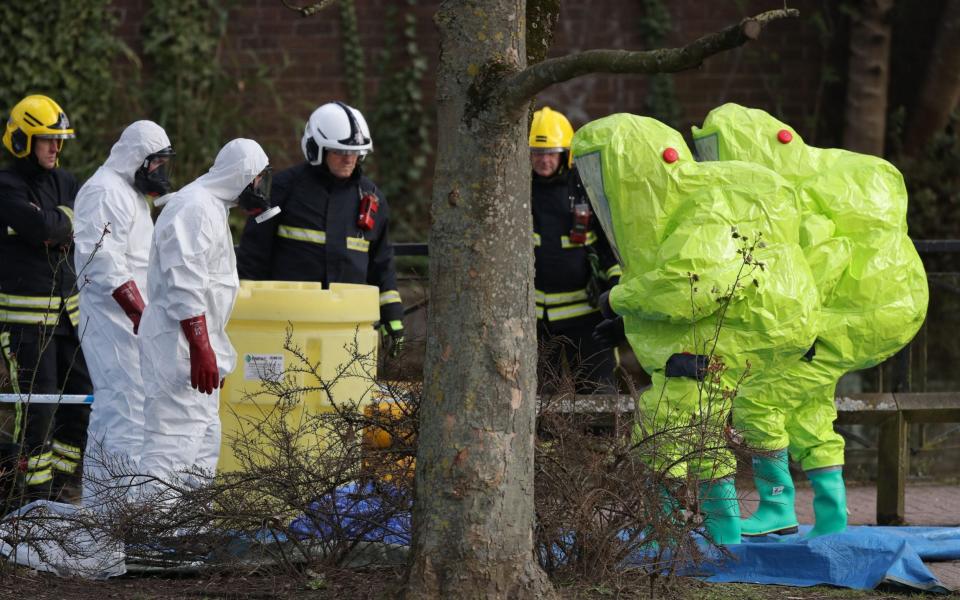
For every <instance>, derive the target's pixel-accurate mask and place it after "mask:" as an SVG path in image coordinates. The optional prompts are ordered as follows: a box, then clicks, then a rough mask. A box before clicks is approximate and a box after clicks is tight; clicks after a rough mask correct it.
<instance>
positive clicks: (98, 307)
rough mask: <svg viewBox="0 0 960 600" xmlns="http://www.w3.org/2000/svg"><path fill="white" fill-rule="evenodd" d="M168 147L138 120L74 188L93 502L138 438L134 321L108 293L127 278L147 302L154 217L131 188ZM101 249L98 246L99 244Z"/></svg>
mask: <svg viewBox="0 0 960 600" xmlns="http://www.w3.org/2000/svg"><path fill="white" fill-rule="evenodd" d="M169 146H170V139H169V138H168V137H167V134H166V132H164V130H163V128H162V127H160V126H159V125H157V124H156V123H154V122H152V121H136V122H135V123H132V124H131V125H129V126H128V127H127V128H126V129H124V131H123V133H122V134H121V135H120V139H119V140H118V141H117V143H116V144H114V145H113V148H112V149H111V150H110V156H109V158H107V161H106V162H105V163H104V164H103V166H101V167H100V168H99V169H97V172H96V173H94V174H93V176H92V177H91V178H90V179H89V180H87V182H86V183H85V184H84V185H83V187H82V188H80V191H79V193H78V194H77V199H76V203H75V205H74V220H73V228H74V247H75V255H74V265H75V268H76V272H77V286H78V287H79V289H80V326H79V327H78V330H79V334H80V340H81V344H82V346H83V355H84V358H85V359H86V361H87V366H88V367H89V369H90V378H91V379H92V380H93V387H94V397H95V398H96V401H95V402H94V404H93V407H92V413H91V415H90V424H89V426H88V437H87V448H86V451H85V452H84V455H83V472H84V482H83V502H84V504H85V505H88V506H89V505H98V504H101V503H102V499H98V498H97V496H98V494H99V493H100V492H102V491H104V490H103V489H102V484H104V483H106V482H107V480H108V479H109V475H110V473H109V472H108V471H109V470H110V469H113V470H114V474H115V475H116V474H119V473H121V472H129V469H130V468H131V467H135V466H136V464H137V460H138V458H139V452H140V445H141V443H142V440H143V402H144V395H143V379H142V378H141V375H140V347H139V344H138V343H137V337H136V335H134V333H133V323H132V322H131V321H130V319H129V318H128V317H127V315H126V313H125V312H124V310H123V309H122V308H121V307H120V305H119V304H118V303H117V301H116V300H114V298H113V296H112V293H113V291H114V290H115V289H117V288H118V287H120V286H121V285H123V284H124V283H126V282H128V281H130V280H133V281H134V282H136V284H137V287H138V288H139V289H140V293H141V295H142V297H143V299H144V302H147V301H148V299H149V295H148V294H147V291H146V290H147V287H146V283H147V259H148V258H149V255H150V237H151V235H152V233H153V220H152V219H151V217H150V205H149V203H148V202H147V200H146V197H145V196H144V194H142V193H141V192H140V191H139V190H137V189H136V188H135V187H134V174H135V173H136V172H137V169H139V168H140V166H141V165H142V164H143V161H144V160H145V159H146V158H147V156H149V155H150V154H153V153H155V152H159V151H161V150H163V149H165V148H167V147H169ZM98 245H99V247H98Z"/></svg>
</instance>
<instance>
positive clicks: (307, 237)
mask: <svg viewBox="0 0 960 600" xmlns="http://www.w3.org/2000/svg"><path fill="white" fill-rule="evenodd" d="M277 235H278V236H279V237H282V238H287V239H288V240H297V241H298V242H309V243H311V244H326V243H327V232H326V231H318V230H316V229H306V228H304V227H291V226H289V225H281V226H279V227H277Z"/></svg>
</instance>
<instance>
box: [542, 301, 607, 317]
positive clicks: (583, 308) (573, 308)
mask: <svg viewBox="0 0 960 600" xmlns="http://www.w3.org/2000/svg"><path fill="white" fill-rule="evenodd" d="M599 311H600V309H599V308H594V307H592V306H590V305H589V304H587V303H585V302H584V303H583V304H571V305H570V306H564V307H561V308H548V309H547V318H548V319H550V320H551V321H563V320H564V319H572V318H574V317H582V316H583V315H589V314H591V313H595V312H599Z"/></svg>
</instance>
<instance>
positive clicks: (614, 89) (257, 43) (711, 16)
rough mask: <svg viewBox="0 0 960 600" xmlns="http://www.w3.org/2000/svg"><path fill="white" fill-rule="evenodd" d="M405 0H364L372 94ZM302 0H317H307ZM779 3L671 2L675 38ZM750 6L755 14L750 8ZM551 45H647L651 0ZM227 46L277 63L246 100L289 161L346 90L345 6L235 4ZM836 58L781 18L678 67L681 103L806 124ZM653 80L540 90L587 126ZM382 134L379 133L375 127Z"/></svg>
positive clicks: (640, 101)
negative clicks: (305, 8) (733, 45)
mask: <svg viewBox="0 0 960 600" xmlns="http://www.w3.org/2000/svg"><path fill="white" fill-rule="evenodd" d="M392 1H394V0H356V6H357V21H358V30H359V33H360V40H361V43H362V44H363V47H364V52H365V57H366V62H367V75H368V84H367V86H368V87H367V97H368V99H372V98H373V97H374V94H375V90H376V86H377V80H376V77H375V72H376V68H375V66H374V60H375V59H376V56H377V54H378V51H379V50H380V49H381V48H382V47H383V45H384V43H385V31H384V24H383V15H384V12H385V9H386V6H387V4H388V3H389V2H392ZM299 2H300V3H301V4H305V3H307V0H299ZM438 4H439V3H438V2H436V1H427V0H422V1H421V2H420V5H419V6H418V7H417V9H416V10H417V15H418V18H419V25H418V34H419V37H420V39H419V44H420V48H421V50H422V51H423V52H424V53H425V54H426V55H427V57H428V59H429V61H430V64H431V69H430V70H429V71H428V73H432V72H433V71H434V69H433V67H435V65H436V62H437V58H438V48H439V43H438V38H437V32H436V29H435V27H434V25H433V21H432V15H433V13H434V11H435V10H436V7H437V5H438ZM779 4H780V3H779V2H770V1H767V2H760V1H748V2H734V1H733V0H729V1H721V0H717V1H711V2H700V1H697V0H671V1H670V2H669V3H668V5H669V9H670V12H671V16H672V20H673V26H674V31H673V33H672V34H671V36H670V38H669V40H668V45H672V46H676V45H682V44H684V43H686V42H688V41H691V40H693V39H695V38H697V37H699V36H701V35H703V34H705V33H708V32H711V31H715V30H717V29H720V28H722V27H725V26H726V25H729V24H732V23H735V22H737V21H738V20H739V19H741V18H742V17H743V16H745V15H748V14H754V13H755V12H760V11H762V10H766V9H769V8H776V7H777V6H778V5H779ZM790 4H791V6H793V7H795V8H798V9H799V10H800V11H801V14H802V15H804V16H805V17H807V16H809V15H812V14H814V13H816V12H817V11H820V10H823V6H824V3H823V2H822V1H816V0H795V1H793V2H791V3H790ZM741 5H745V7H744V12H742V13H741V12H740V8H739V7H740V6H741ZM116 6H117V7H118V11H119V16H120V18H121V22H120V33H121V35H122V36H123V37H124V39H125V40H126V41H127V43H128V44H129V45H130V46H131V47H132V48H133V49H134V50H135V51H139V49H140V43H139V26H140V21H141V20H142V18H143V15H144V13H145V11H146V8H147V7H148V6H149V0H117V2H116ZM562 11H563V12H562V16H561V20H560V24H559V26H558V31H557V35H556V38H555V43H554V47H553V48H552V51H551V55H552V56H557V55H562V54H565V53H568V52H571V51H576V50H583V49H588V48H623V49H642V48H644V40H642V39H640V36H639V34H638V33H637V30H638V28H637V27H636V25H635V24H636V23H637V22H638V21H639V20H640V18H641V17H642V13H641V10H640V8H639V3H637V2H624V1H623V0H590V1H581V2H570V1H566V2H563V8H562ZM224 52H225V53H226V55H227V56H228V57H229V60H234V61H237V64H239V65H245V64H250V62H251V57H255V60H256V61H258V62H259V63H260V64H262V65H269V66H271V67H272V68H274V69H276V92H277V95H278V97H277V100H278V102H277V103H274V101H273V98H272V97H270V95H269V94H265V93H263V92H262V91H259V90H255V89H250V88H249V87H246V88H244V90H243V92H241V93H239V94H238V98H237V101H238V102H243V103H244V105H245V106H246V107H247V108H248V110H250V111H251V113H252V115H253V116H254V117H255V123H257V127H256V129H257V130H256V131H251V132H243V134H244V135H247V136H251V137H255V138H256V139H258V140H259V141H261V143H263V145H264V147H265V148H267V150H268V152H269V153H270V154H271V156H274V157H276V158H275V163H277V166H278V167H281V168H282V167H284V166H286V165H288V164H291V163H293V162H296V161H298V160H299V159H300V154H299V138H300V135H301V133H302V127H303V122H304V121H305V119H306V117H307V116H308V115H309V113H310V111H311V110H312V109H313V108H314V107H316V106H317V105H319V104H322V103H324V102H328V101H330V100H335V99H343V98H344V97H345V95H346V89H345V85H344V77H343V67H342V62H343V61H342V60H341V37H340V18H339V11H338V9H337V8H336V7H333V8H332V9H328V10H326V11H324V12H322V13H320V14H319V15H315V16H313V17H310V18H301V17H300V16H298V15H297V14H296V13H294V12H293V11H291V10H289V9H287V8H285V7H284V6H283V5H282V3H281V2H280V0H241V1H239V2H238V3H237V7H236V8H235V9H234V10H233V11H232V13H231V17H230V21H229V33H228V39H227V41H226V44H225V47H224ZM823 58H824V56H823V51H822V49H821V45H820V44H819V43H818V38H817V31H816V28H815V27H814V26H813V23H812V21H811V19H809V18H803V19H800V20H792V21H788V22H782V23H776V24H774V25H772V26H770V27H768V28H767V29H766V30H765V31H764V33H763V34H762V36H761V38H760V40H759V41H758V42H755V43H753V44H751V45H750V46H749V47H747V48H745V49H741V50H736V51H733V52H730V53H726V54H724V55H721V56H717V57H715V58H712V59H710V60H708V61H707V62H706V64H705V65H704V66H703V67H701V68H700V69H698V70H695V71H690V72H685V73H680V74H677V75H676V76H675V79H674V81H675V86H676V90H677V102H678V103H679V108H680V112H681V114H682V115H683V116H684V121H685V123H684V132H685V133H686V132H687V131H689V129H688V126H689V124H691V123H698V122H700V121H701V120H702V119H703V117H704V116H705V115H706V113H707V112H708V111H709V110H710V109H711V108H713V107H715V106H717V105H719V104H721V103H723V102H727V101H733V102H740V103H743V104H748V105H752V106H757V107H761V108H765V109H767V110H771V111H774V112H777V113H779V114H781V115H782V116H783V117H784V118H785V119H786V120H788V121H790V122H791V123H793V124H795V125H796V126H797V127H801V130H802V124H803V122H804V121H805V120H809V115H810V113H811V110H812V107H813V106H815V105H816V96H817V90H818V86H819V84H820V78H821V72H822V67H821V60H822V59H823ZM645 82H646V78H645V77H643V76H635V75H626V76H625V75H594V76H589V77H582V78H579V79H577V80H575V81H571V82H568V83H564V84H560V85H556V86H554V87H552V88H550V89H548V90H546V91H545V92H544V93H543V94H541V96H540V97H539V98H538V104H550V105H552V106H554V107H556V108H559V109H560V110H562V111H564V112H565V113H567V115H568V116H569V117H570V119H571V121H573V123H574V125H575V126H579V125H582V124H583V123H585V122H587V121H589V120H591V119H594V118H598V117H600V116H603V115H606V114H609V113H611V112H622V111H626V112H636V113H643V112H644V101H645V98H646V84H645ZM433 91H434V81H433V80H432V79H431V78H430V77H429V76H428V78H427V80H426V81H425V83H424V94H425V98H426V102H428V103H429V102H431V101H432V97H433ZM373 135H374V139H376V132H375V131H374V132H373Z"/></svg>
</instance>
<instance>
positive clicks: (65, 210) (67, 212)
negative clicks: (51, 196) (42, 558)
mask: <svg viewBox="0 0 960 600" xmlns="http://www.w3.org/2000/svg"><path fill="white" fill-rule="evenodd" d="M57 208H59V209H60V210H61V211H62V212H63V214H65V215H67V218H68V219H70V222H71V223H73V209H72V208H70V207H69V206H58V207H57Z"/></svg>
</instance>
